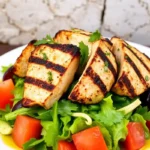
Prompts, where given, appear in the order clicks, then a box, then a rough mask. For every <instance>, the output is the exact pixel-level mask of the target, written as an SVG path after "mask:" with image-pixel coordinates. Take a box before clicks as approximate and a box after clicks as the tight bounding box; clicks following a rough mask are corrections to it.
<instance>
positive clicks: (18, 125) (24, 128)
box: [12, 115, 42, 147]
mask: <svg viewBox="0 0 150 150" xmlns="http://www.w3.org/2000/svg"><path fill="white" fill-rule="evenodd" d="M41 130H42V126H41V123H40V120H38V119H35V118H31V117H28V116H22V115H18V116H17V118H16V121H15V124H14V129H13V132H12V138H13V140H14V142H15V143H16V145H17V146H19V147H22V145H23V144H24V143H26V142H27V141H28V140H30V139H31V138H36V139H39V138H40V137H41Z"/></svg>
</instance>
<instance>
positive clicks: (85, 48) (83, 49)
mask: <svg viewBox="0 0 150 150" xmlns="http://www.w3.org/2000/svg"><path fill="white" fill-rule="evenodd" d="M79 48H80V54H81V57H80V65H81V66H84V65H85V64H86V62H87V61H88V55H89V48H88V46H87V45H85V44H84V43H83V42H80V43H79Z"/></svg>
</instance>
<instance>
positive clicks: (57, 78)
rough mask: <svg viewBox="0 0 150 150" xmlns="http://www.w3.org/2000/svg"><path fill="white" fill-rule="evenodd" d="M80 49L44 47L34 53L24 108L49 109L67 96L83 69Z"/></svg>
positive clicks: (28, 70) (29, 69)
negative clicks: (78, 72) (78, 69)
mask: <svg viewBox="0 0 150 150" xmlns="http://www.w3.org/2000/svg"><path fill="white" fill-rule="evenodd" d="M79 57H80V53H79V48H77V47H76V46H73V45H66V44H64V45H61V44H49V45H48V44H47V45H40V46H38V47H36V49H35V50H34V51H33V52H32V54H31V56H30V58H29V63H28V69H27V74H26V78H25V85H24V97H23V105H24V106H33V105H41V106H43V107H44V108H46V109H49V108H50V107H51V106H52V105H53V104H54V102H55V101H57V100H59V98H60V97H61V96H62V95H63V93H64V92H66V90H67V88H68V86H69V85H70V83H71V82H72V80H73V78H74V74H75V72H76V70H77V68H78V65H79Z"/></svg>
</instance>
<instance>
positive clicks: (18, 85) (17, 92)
mask: <svg viewBox="0 0 150 150" xmlns="http://www.w3.org/2000/svg"><path fill="white" fill-rule="evenodd" d="M14 79H15V89H14V90H13V94H14V99H13V100H14V101H15V102H14V104H15V103H17V102H18V101H20V100H21V99H22V98H23V92H24V78H19V77H17V76H14Z"/></svg>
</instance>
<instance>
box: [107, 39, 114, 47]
mask: <svg viewBox="0 0 150 150" xmlns="http://www.w3.org/2000/svg"><path fill="white" fill-rule="evenodd" d="M105 41H106V42H107V43H108V44H109V45H111V46H112V45H113V44H112V43H111V41H110V40H109V39H108V38H105Z"/></svg>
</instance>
